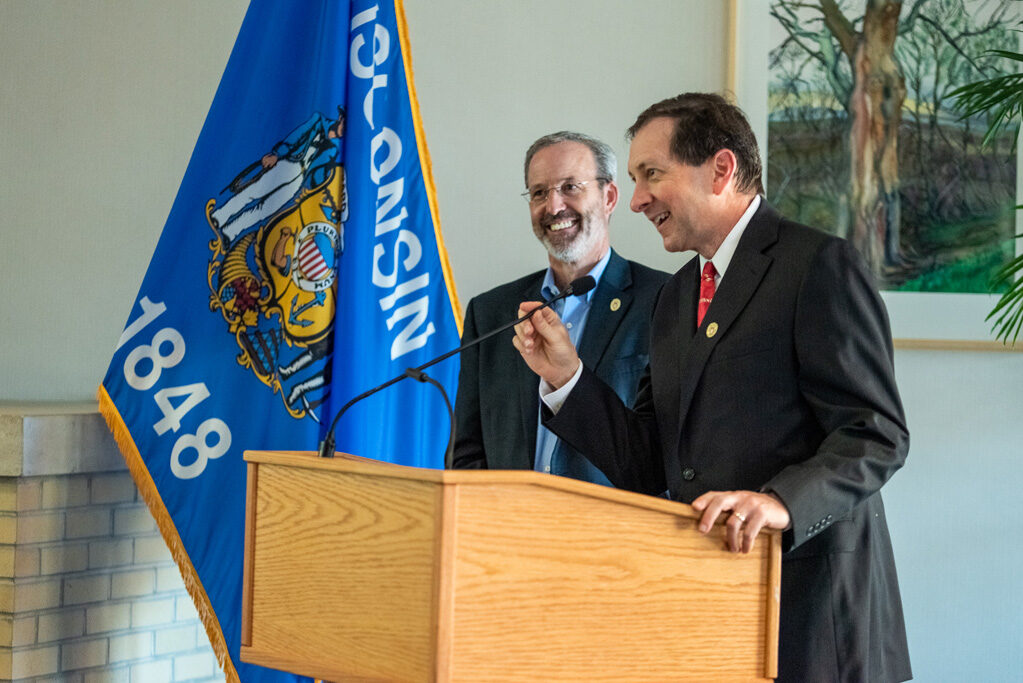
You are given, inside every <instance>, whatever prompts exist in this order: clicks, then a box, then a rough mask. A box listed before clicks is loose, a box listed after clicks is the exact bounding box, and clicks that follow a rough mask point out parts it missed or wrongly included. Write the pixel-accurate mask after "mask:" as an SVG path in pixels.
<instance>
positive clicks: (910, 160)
mask: <svg viewBox="0 0 1023 683" xmlns="http://www.w3.org/2000/svg"><path fill="white" fill-rule="evenodd" d="M1021 4H1023V3H1019V2H1015V1H1013V0H907V1H905V2H895V1H893V0H819V1H817V2H810V1H808V0H802V1H799V0H772V4H771V10H770V14H771V17H772V19H773V22H772V24H773V25H772V28H771V31H772V44H773V45H774V47H773V49H772V50H771V52H770V64H769V83H768V97H769V121H768V155H767V156H768V166H767V185H768V198H769V200H770V201H771V202H772V203H774V204H775V205H776V206H778V207H779V209H780V210H781V211H782V213H783V214H785V215H788V216H793V217H795V218H796V219H797V220H800V221H802V222H804V223H807V224H810V225H814V226H817V227H821V228H825V229H828V230H831V231H833V232H834V233H835V234H838V235H840V236H842V237H845V238H847V239H849V240H850V241H851V242H852V243H853V244H854V245H855V246H856V248H857V249H858V250H859V251H860V253H861V254H862V255H863V257H864V259H865V260H866V262H867V264H868V265H869V267H870V268H871V270H872V271H873V273H874V275H875V276H876V278H877V280H878V284H879V285H880V286H881V287H882V288H884V289H893V290H903V291H938V292H986V291H988V286H989V284H990V281H991V279H992V277H993V276H994V274H995V273H997V271H998V270H999V268H1000V267H1001V266H1002V265H1004V264H1005V263H1006V262H1008V261H1009V260H1011V259H1012V257H1013V255H1014V253H1013V248H1014V247H1013V242H1012V239H1011V238H1012V236H1013V233H1014V230H1013V227H1014V214H1013V207H1014V206H1015V204H1016V201H1015V194H1016V151H1015V145H1014V135H1015V130H1012V129H1008V130H1003V131H1001V132H1000V133H999V135H998V136H997V137H996V139H994V140H992V141H991V142H990V143H989V144H988V145H982V144H981V142H982V141H983V138H984V134H985V132H986V131H987V128H988V121H987V119H986V116H987V114H984V113H981V114H978V115H976V116H973V117H969V118H961V116H960V114H959V113H958V112H956V111H955V110H954V106H955V96H954V95H953V94H952V93H953V91H954V90H955V89H956V88H957V87H959V86H961V85H964V84H966V83H969V82H972V81H976V80H978V79H980V78H986V77H990V76H991V75H993V74H995V73H997V72H998V70H999V69H1002V68H1004V64H1005V61H1004V60H998V59H997V57H995V56H993V55H991V54H990V51H991V50H997V49H1010V50H1015V49H1017V47H1018V42H1017V41H1018V33H1017V31H1016V29H1017V28H1018V25H1019V22H1020V15H1021V9H1023V8H1021V7H1020V5H1021Z"/></svg>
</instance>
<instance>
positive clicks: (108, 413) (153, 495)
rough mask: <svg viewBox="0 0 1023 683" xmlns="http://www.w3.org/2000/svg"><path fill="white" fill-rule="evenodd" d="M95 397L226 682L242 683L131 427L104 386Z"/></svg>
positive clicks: (200, 582) (215, 618) (207, 597)
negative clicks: (183, 585) (158, 531)
mask: <svg viewBox="0 0 1023 683" xmlns="http://www.w3.org/2000/svg"><path fill="white" fill-rule="evenodd" d="M96 398H97V399H99V412H100V414H102V415H103V417H104V419H105V420H106V421H107V427H108V428H109V429H110V431H111V433H113V435H114V440H115V441H116V442H117V447H118V448H119V449H120V450H121V455H123V456H124V460H125V462H126V463H127V464H128V471H129V472H131V477H132V479H134V480H135V485H136V486H137V487H138V489H139V493H140V494H142V499H143V500H144V501H145V502H146V505H147V506H148V507H149V512H150V513H151V514H152V515H153V517H154V518H155V519H156V525H157V526H158V527H159V528H160V534H161V535H163V540H164V541H165V542H166V543H167V547H168V548H170V551H171V556H172V557H173V558H174V561H175V562H176V563H177V565H178V570H179V571H180V572H181V578H182V579H183V580H184V582H185V588H186V589H187V590H188V594H189V595H190V596H191V597H192V602H193V603H195V608H196V610H197V611H198V612H199V618H200V619H202V624H203V626H204V627H205V628H206V635H207V636H208V637H209V639H210V645H212V646H213V652H214V653H215V654H216V656H217V662H219V664H220V668H221V669H222V670H223V671H224V676H225V678H226V679H227V683H240V681H239V679H238V672H237V671H236V670H235V668H234V662H232V661H231V657H230V654H229V653H228V651H227V641H226V640H224V632H223V629H221V628H220V622H219V621H218V620H217V615H216V613H215V612H214V611H213V605H211V604H210V598H209V596H208V595H206V589H205V588H203V585H202V581H200V580H199V575H198V574H196V572H195V567H194V566H193V565H192V560H191V559H190V558H189V557H188V553H187V552H185V546H184V544H182V542H181V536H180V535H178V530H177V527H175V526H174V520H172V519H171V516H170V513H169V512H167V506H166V505H164V503H163V498H161V497H160V492H159V491H157V489H156V484H155V483H154V482H153V478H152V476H150V474H149V470H148V469H146V465H145V463H143V462H142V457H141V456H140V455H139V450H138V448H137V447H136V446H135V441H134V440H133V439H132V438H131V433H130V432H129V431H128V427H127V426H126V425H125V424H124V419H123V418H122V417H121V413H120V412H119V411H118V410H117V406H115V405H114V402H113V401H112V400H111V399H110V395H109V394H107V390H106V388H105V387H104V386H103V385H100V387H99V389H97V390H96Z"/></svg>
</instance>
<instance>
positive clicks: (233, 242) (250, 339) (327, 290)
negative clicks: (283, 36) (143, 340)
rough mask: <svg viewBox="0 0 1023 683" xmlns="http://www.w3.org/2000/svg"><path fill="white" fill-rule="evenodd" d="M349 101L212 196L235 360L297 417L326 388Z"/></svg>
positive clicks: (213, 247)
mask: <svg viewBox="0 0 1023 683" xmlns="http://www.w3.org/2000/svg"><path fill="white" fill-rule="evenodd" d="M344 121H345V118H344V110H343V109H341V108H340V107H339V108H338V116H337V118H336V119H334V120H330V119H328V118H327V117H325V116H323V115H322V114H319V113H316V114H314V115H313V116H312V117H311V118H310V119H309V120H308V121H306V122H305V123H303V124H302V125H300V126H299V127H297V128H296V129H295V130H293V131H292V132H291V133H289V134H288V135H287V136H286V137H285V138H284V139H283V140H281V141H280V142H278V143H277V144H276V145H274V146H273V148H272V149H271V150H270V151H269V152H267V153H266V154H264V155H263V156H262V158H260V159H258V160H257V161H254V162H253V163H252V164H250V165H249V166H248V167H247V168H245V169H244V170H242V171H241V172H240V173H239V174H238V175H237V176H236V177H235V178H234V180H232V181H231V182H230V183H229V184H228V186H227V187H225V188H224V190H223V192H221V194H220V196H218V197H214V198H211V199H210V200H209V201H208V202H207V203H206V219H207V222H208V223H209V225H210V227H211V228H212V229H213V232H214V233H215V235H216V237H215V239H213V240H211V241H210V245H209V246H210V251H211V252H212V254H211V257H210V262H209V268H208V270H207V281H208V283H209V287H210V310H211V311H219V312H220V313H221V315H223V317H224V320H225V321H226V322H227V327H228V331H229V332H230V333H231V334H232V335H234V337H235V339H236V341H237V342H238V346H239V348H240V353H239V354H238V357H237V360H238V363H239V364H241V365H242V366H243V367H246V368H249V369H251V370H252V372H253V373H254V374H255V375H256V377H258V378H259V380H260V381H261V382H263V384H265V385H266V386H268V387H269V388H270V389H272V390H273V392H274V393H280V394H281V398H282V399H283V401H284V407H285V409H286V410H287V412H288V413H289V414H290V415H291V416H292V417H294V418H296V419H301V418H304V417H307V416H308V417H311V418H312V419H314V420H316V421H319V417H318V416H317V414H316V412H315V410H316V408H317V407H318V406H319V405H320V404H321V403H322V402H323V401H324V400H325V399H326V398H327V394H328V392H329V387H330V367H331V364H330V355H331V354H330V349H331V336H332V333H333V329H334V311H335V302H336V300H337V286H336V282H337V268H338V263H339V259H340V257H341V252H342V251H343V249H344V226H343V224H344V221H345V220H346V219H347V217H348V205H347V204H348V202H347V192H346V190H345V183H344V167H343V166H342V165H341V163H340V162H339V159H340V153H341V140H342V136H343V133H344Z"/></svg>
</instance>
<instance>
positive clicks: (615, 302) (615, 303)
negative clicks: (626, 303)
mask: <svg viewBox="0 0 1023 683" xmlns="http://www.w3.org/2000/svg"><path fill="white" fill-rule="evenodd" d="M621 307H622V300H621V299H619V298H618V297H615V298H613V299H611V310H612V311H617V310H618V309H619V308H621Z"/></svg>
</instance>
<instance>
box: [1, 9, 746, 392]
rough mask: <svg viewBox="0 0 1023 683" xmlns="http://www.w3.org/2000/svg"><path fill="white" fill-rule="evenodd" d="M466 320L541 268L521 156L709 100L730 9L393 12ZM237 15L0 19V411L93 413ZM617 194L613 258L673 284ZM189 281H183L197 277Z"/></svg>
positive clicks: (53, 14)
mask: <svg viewBox="0 0 1023 683" xmlns="http://www.w3.org/2000/svg"><path fill="white" fill-rule="evenodd" d="M405 5H406V7H405V9H406V13H407V17H408V21H409V28H410V35H411V41H412V48H413V59H414V67H415V78H416V85H417V89H418V94H419V99H420V104H421V108H422V115H423V120H424V125H425V128H426V134H427V140H428V143H429V145H430V151H431V154H432V157H433V163H434V173H435V176H436V180H437V187H438V195H439V204H440V213H441V221H442V225H443V229H444V234H445V236H446V243H447V247H448V249H449V252H450V256H451V263H452V267H453V269H454V273H455V279H456V283H457V287H458V291H459V295H460V296H461V298H462V302H463V305H464V303H465V302H467V301H468V298H469V297H470V296H472V295H474V294H478V293H479V292H481V291H483V290H485V289H488V288H489V287H492V286H495V285H497V284H500V283H501V282H504V281H507V280H509V279H512V278H513V277H517V276H519V275H521V274H523V273H525V272H529V271H532V270H536V269H538V268H540V267H542V266H544V265H545V263H546V262H545V255H544V252H543V251H542V249H541V247H540V246H539V245H538V244H537V243H536V241H535V239H534V238H533V237H532V233H531V231H530V226H529V220H528V212H527V209H526V206H525V205H524V203H523V202H522V200H521V198H520V197H518V193H519V192H521V191H522V189H521V185H522V178H521V166H522V155H523V153H524V151H525V148H526V147H527V146H528V145H529V143H531V142H532V141H533V140H534V139H535V138H537V137H539V136H540V135H543V134H545V133H548V132H551V131H554V130H559V129H562V128H575V129H579V130H581V131H584V132H588V133H591V134H594V135H597V136H599V137H602V138H604V139H606V140H607V141H608V142H609V143H611V144H612V145H614V146H615V147H616V148H617V149H618V151H619V153H620V155H621V156H622V157H623V163H622V171H621V173H622V174H623V175H624V157H625V156H626V153H627V148H626V145H625V143H624V140H623V133H624V130H625V128H626V127H627V126H628V125H629V124H630V123H631V122H632V119H633V118H634V117H635V115H636V114H637V113H638V112H639V111H640V110H641V109H642V108H643V107H644V106H646V105H647V104H649V103H650V102H653V101H654V100H655V99H658V98H661V97H663V96H667V95H670V94H674V93H676V92H680V91H682V90H684V89H720V88H721V87H723V84H724V79H725V62H724V60H725V55H726V49H725V46H724V43H723V41H724V38H725V35H726V27H725V6H726V3H725V2H724V0H720V1H715V2H707V1H706V0H683V1H679V0H646V1H645V2H643V3H637V9H636V10H635V11H632V12H630V17H629V18H628V20H627V21H623V17H622V9H621V8H622V3H620V2H616V1H613V0H585V1H583V2H580V1H579V0H572V1H569V0H559V1H554V2H551V1H548V0H516V1H515V2H465V1H464V0H406V3H405ZM245 7H246V3H245V2H242V1H241V0H218V2H205V1H199V0H175V2H132V1H129V0H111V1H108V2H88V3H86V2H70V1H54V0H5V1H4V2H0V64H2V65H3V78H2V79H0V122H2V129H0V198H2V200H0V206H3V225H2V227H0V235H2V237H3V248H2V249H0V283H2V284H3V290H4V294H3V295H2V296H0V329H2V332H0V334H2V337H0V339H2V344H0V401H3V400H7V401H13V400H74V401H79V400H88V399H91V397H92V395H93V392H94V391H95V387H96V385H97V384H98V383H99V381H100V379H101V378H102V375H103V373H104V372H105V370H106V366H107V364H108V362H109V359H110V356H111V354H112V351H113V345H114V343H115V341H116V339H117V337H118V335H119V334H120V330H121V328H122V326H123V324H124V321H125V320H126V319H127V316H128V313H129V310H130V308H131V305H132V302H133V301H134V298H135V295H136V293H137V290H138V287H139V285H140V283H141V281H142V276H143V274H144V272H145V268H146V265H147V264H148V262H149V258H150V256H151V255H152V252H153V249H154V247H155V246H156V240H157V238H158V237H159V234H160V231H161V229H162V227H163V222H164V220H165V219H166V217H167V213H168V211H169V210H170V206H171V202H172V201H173V199H174V195H175V193H176V192H177V187H178V184H179V182H180V180H181V175H182V173H183V172H184V169H185V166H186V164H187V162H188V158H189V155H190V154H191V150H192V146H193V145H194V143H195V140H196V137H197V136H198V133H199V129H200V127H201V126H202V122H203V120H204V117H205V115H206V111H207V110H208V108H209V105H210V102H211V101H212V98H213V93H214V90H215V89H216V87H217V83H218V82H219V80H220V75H221V72H222V70H223V68H224V65H225V64H226V62H227V57H228V54H229V52H230V49H231V46H232V45H233V43H234V38H235V36H236V34H237V31H238V27H239V25H240V24H241V20H242V17H243V15H244V11H245ZM623 190H626V191H625V196H624V197H623V203H622V204H621V205H620V206H619V209H618V211H617V214H616V216H615V219H614V221H613V231H614V240H613V241H614V244H615V245H616V246H618V247H619V248H620V250H621V251H622V252H623V253H625V254H626V255H628V256H631V257H634V258H639V259H641V260H645V261H647V262H650V263H653V264H657V265H660V267H662V268H665V269H669V268H670V269H672V270H674V269H675V268H677V264H679V263H680V259H679V258H678V257H672V256H669V255H667V254H665V253H664V252H663V251H662V250H661V248H660V240H659V239H658V238H656V236H655V235H654V232H653V230H652V229H651V228H650V227H649V226H648V224H647V223H646V221H645V220H640V219H638V218H637V217H636V216H634V215H630V212H629V211H628V207H627V204H628V194H629V191H630V188H629V184H628V181H627V180H625V181H624V183H623ZM204 276H205V274H204V273H182V274H181V277H204Z"/></svg>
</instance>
